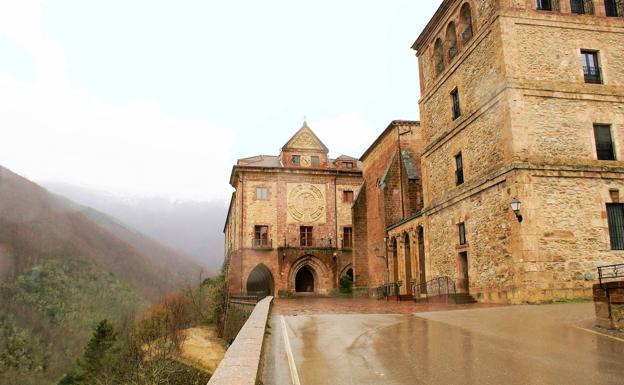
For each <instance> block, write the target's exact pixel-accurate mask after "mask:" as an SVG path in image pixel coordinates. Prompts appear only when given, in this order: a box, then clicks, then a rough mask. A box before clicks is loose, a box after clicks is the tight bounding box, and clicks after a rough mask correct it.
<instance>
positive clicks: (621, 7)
mask: <svg viewBox="0 0 624 385" xmlns="http://www.w3.org/2000/svg"><path fill="white" fill-rule="evenodd" d="M605 14H606V15H607V17H619V16H622V15H624V1H622V0H605Z"/></svg>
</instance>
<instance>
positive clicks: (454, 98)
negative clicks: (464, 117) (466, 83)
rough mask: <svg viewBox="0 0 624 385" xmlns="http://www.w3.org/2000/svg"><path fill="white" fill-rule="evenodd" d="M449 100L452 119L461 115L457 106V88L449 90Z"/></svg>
mask: <svg viewBox="0 0 624 385" xmlns="http://www.w3.org/2000/svg"><path fill="white" fill-rule="evenodd" d="M451 102H452V103H453V120H455V119H457V118H459V117H460V116H461V108H460V107H459V90H458V89H457V88H455V89H454V90H453V92H451Z"/></svg>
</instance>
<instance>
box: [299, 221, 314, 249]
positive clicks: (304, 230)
mask: <svg viewBox="0 0 624 385" xmlns="http://www.w3.org/2000/svg"><path fill="white" fill-rule="evenodd" d="M299 235H300V238H299V239H300V242H299V244H300V246H302V247H310V246H312V226H301V227H299Z"/></svg>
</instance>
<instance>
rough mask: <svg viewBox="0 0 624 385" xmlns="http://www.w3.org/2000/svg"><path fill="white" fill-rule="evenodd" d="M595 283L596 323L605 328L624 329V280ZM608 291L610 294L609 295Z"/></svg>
mask: <svg viewBox="0 0 624 385" xmlns="http://www.w3.org/2000/svg"><path fill="white" fill-rule="evenodd" d="M603 286H604V289H603V287H602V286H600V284H596V285H594V288H593V290H594V305H595V308H596V324H597V326H600V327H602V328H605V329H619V330H624V281H619V282H606V283H603ZM607 292H608V296H607Z"/></svg>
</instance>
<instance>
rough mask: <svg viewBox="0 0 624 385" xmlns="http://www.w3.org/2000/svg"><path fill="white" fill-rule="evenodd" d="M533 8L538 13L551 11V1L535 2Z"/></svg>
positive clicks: (538, 0) (540, 0)
mask: <svg viewBox="0 0 624 385" xmlns="http://www.w3.org/2000/svg"><path fill="white" fill-rule="evenodd" d="M535 8H537V9H539V10H540V11H552V10H553V4H552V0H537V2H536V5H535Z"/></svg>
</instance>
